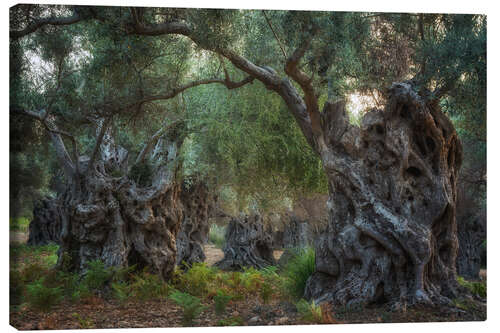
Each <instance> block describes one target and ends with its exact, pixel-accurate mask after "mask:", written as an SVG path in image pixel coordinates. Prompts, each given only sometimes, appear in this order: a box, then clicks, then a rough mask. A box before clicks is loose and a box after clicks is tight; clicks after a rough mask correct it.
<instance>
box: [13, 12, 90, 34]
mask: <svg viewBox="0 0 500 333" xmlns="http://www.w3.org/2000/svg"><path fill="white" fill-rule="evenodd" d="M81 20H83V17H82V16H80V15H79V14H78V13H74V14H73V15H72V16H68V17H47V18H40V19H37V20H35V21H34V22H32V23H31V24H29V25H28V26H27V27H26V28H24V29H23V30H11V31H10V38H13V39H18V38H21V37H24V36H26V35H29V34H30V33H32V32H35V31H36V30H38V29H40V28H41V27H43V26H45V25H70V24H74V23H77V22H79V21H81Z"/></svg>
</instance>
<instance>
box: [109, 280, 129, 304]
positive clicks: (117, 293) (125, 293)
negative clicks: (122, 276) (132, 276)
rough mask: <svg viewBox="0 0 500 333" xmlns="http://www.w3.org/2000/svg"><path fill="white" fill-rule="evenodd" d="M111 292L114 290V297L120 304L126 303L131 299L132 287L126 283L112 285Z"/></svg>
mask: <svg viewBox="0 0 500 333" xmlns="http://www.w3.org/2000/svg"><path fill="white" fill-rule="evenodd" d="M111 290H113V296H114V297H115V298H116V299H118V301H119V302H120V303H123V302H125V301H126V300H127V299H128V298H129V297H130V287H129V286H128V284H127V283H125V282H113V283H111Z"/></svg>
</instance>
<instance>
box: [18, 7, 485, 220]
mask: <svg viewBox="0 0 500 333" xmlns="http://www.w3.org/2000/svg"><path fill="white" fill-rule="evenodd" d="M10 37H11V38H10V65H11V77H10V86H11V87H10V109H11V117H10V128H11V130H10V135H11V160H10V166H11V204H12V206H11V208H12V209H14V208H13V207H14V206H19V207H21V208H22V206H24V209H26V207H28V208H29V204H28V205H26V203H28V202H30V200H31V199H33V198H36V197H37V195H40V193H43V194H45V193H47V192H48V191H52V192H56V191H57V190H56V186H54V185H53V184H55V183H57V182H64V181H65V180H64V178H63V177H62V175H61V173H60V172H59V170H60V167H59V166H57V163H56V161H57V158H56V156H55V155H56V154H54V147H53V146H51V145H50V144H49V141H48V139H47V136H48V135H49V133H50V131H48V132H47V131H46V130H45V129H49V130H50V129H52V130H54V129H55V128H57V129H58V131H60V132H64V133H65V134H67V135H63V140H64V141H65V142H66V144H67V147H71V148H69V152H68V154H69V155H71V156H72V157H73V160H75V159H76V158H78V156H81V155H87V156H89V157H91V156H92V155H93V154H94V151H95V147H96V145H97V144H98V142H96V141H97V140H98V138H99V137H98V136H96V135H95V133H96V128H95V121H96V120H98V119H105V120H106V121H105V122H104V124H105V126H109V127H110V128H112V131H113V133H114V134H115V139H116V140H118V142H119V144H120V145H122V146H124V147H125V148H126V149H127V150H128V151H129V153H130V154H131V155H132V156H134V157H133V158H134V159H135V158H136V157H138V156H139V154H140V152H141V148H142V147H143V145H144V144H145V143H147V142H148V140H149V139H150V138H151V137H153V136H154V135H155V133H157V132H158V131H159V130H160V129H161V128H163V127H165V126H170V125H172V124H174V123H177V122H180V123H182V124H183V126H182V133H183V134H182V135H184V136H185V138H186V139H185V140H184V144H183V147H182V154H181V156H180V159H181V162H182V170H181V171H180V172H179V175H178V176H179V177H180V178H181V179H186V180H187V179H189V178H190V177H196V178H201V179H203V180H204V181H206V182H207V183H210V184H211V186H212V188H214V189H216V191H221V193H225V194H224V195H223V197H225V198H227V200H229V201H234V202H238V205H239V206H238V207H237V209H236V210H245V209H248V208H249V207H250V206H254V207H258V209H260V210H273V209H278V208H277V207H283V206H284V205H286V203H287V202H288V201H287V200H286V199H289V200H291V201H293V199H294V198H295V197H296V196H297V195H298V194H302V193H326V191H327V181H326V177H325V174H324V171H323V169H322V164H321V160H320V158H319V155H321V151H322V144H321V142H320V141H321V139H319V138H320V136H318V134H317V130H318V126H320V120H318V119H319V115H320V114H321V113H322V112H321V111H320V110H321V109H322V108H323V105H324V104H325V103H326V102H327V101H336V100H341V99H348V98H349V96H350V95H351V94H354V93H358V94H362V95H364V96H367V97H368V98H369V99H370V103H371V105H372V107H381V106H382V105H383V102H384V101H385V99H386V98H387V95H386V93H387V88H388V87H389V86H390V85H391V83H392V82H394V81H404V80H411V81H412V82H414V83H415V84H416V86H417V87H418V88H419V89H421V90H425V91H427V92H428V94H429V95H431V96H434V95H435V96H436V97H443V99H442V106H443V110H444V111H445V112H446V113H448V114H449V115H450V116H451V117H452V119H453V120H454V121H455V124H456V126H457V127H458V129H459V133H460V135H461V136H462V137H463V138H466V140H470V142H471V145H473V146H474V147H477V146H479V147H480V149H479V150H474V149H472V150H471V151H475V152H474V154H479V156H485V141H486V129H485V123H486V17H485V16H482V15H448V14H405V13H401V14H399V13H392V14H383V13H362V12H356V13H347V12H305V11H262V10H208V9H177V8H135V7H130V8H129V7H87V6H60V5H57V6H53V5H18V6H15V7H12V8H11V11H10ZM294 94H296V95H294ZM303 106H305V107H303ZM351 107H353V106H352V105H351ZM41 110H43V112H45V113H43V112H42V111H41ZM27 111H29V112H34V111H36V112H38V111H40V112H42V113H40V114H41V115H42V117H43V114H50V116H51V117H50V119H51V123H50V124H48V123H47V121H48V120H49V118H47V120H46V119H45V118H43V119H42V118H40V117H39V118H40V119H41V120H42V121H41V122H40V121H38V122H33V121H32V119H30V118H29V117H26V116H25V115H26V114H29V113H27ZM357 116H359V115H358V114H356V113H353V114H352V117H353V119H354V118H356V117H357ZM31 118H33V117H31ZM40 119H38V120H40ZM51 126H52V127H51ZM472 154H473V153H472V152H471V156H472ZM476 156H477V155H476ZM471 158H472V157H471ZM138 172H139V171H138ZM139 173H140V172H139ZM484 174H485V170H484ZM51 184H52V185H53V186H51ZM21 208H19V209H18V208H16V209H15V211H21V210H22V209H21ZM14 214H18V213H14Z"/></svg>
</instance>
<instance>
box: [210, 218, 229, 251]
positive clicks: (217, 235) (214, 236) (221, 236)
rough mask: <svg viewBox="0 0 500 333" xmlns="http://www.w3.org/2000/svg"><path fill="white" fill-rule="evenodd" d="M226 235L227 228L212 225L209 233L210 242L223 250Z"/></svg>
mask: <svg viewBox="0 0 500 333" xmlns="http://www.w3.org/2000/svg"><path fill="white" fill-rule="evenodd" d="M225 233H226V228H225V227H219V226H218V225H217V224H212V225H211V226H210V231H209V233H208V241H209V242H210V243H212V244H214V245H215V246H216V247H217V248H219V249H222V248H223V247H224V243H225Z"/></svg>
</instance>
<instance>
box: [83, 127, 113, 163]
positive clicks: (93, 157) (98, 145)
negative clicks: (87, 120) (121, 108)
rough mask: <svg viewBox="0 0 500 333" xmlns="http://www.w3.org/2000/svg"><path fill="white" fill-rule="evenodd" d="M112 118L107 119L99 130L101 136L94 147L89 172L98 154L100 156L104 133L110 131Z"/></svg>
mask: <svg viewBox="0 0 500 333" xmlns="http://www.w3.org/2000/svg"><path fill="white" fill-rule="evenodd" d="M111 119H112V117H108V118H106V119H105V120H104V121H103V122H102V123H101V128H100V130H99V135H98V136H97V141H96V143H95V146H94V150H93V151H92V156H91V158H90V162H89V166H88V168H87V172H89V171H90V170H91V169H92V167H93V166H94V163H95V161H96V158H97V154H99V150H100V149H101V143H102V139H103V138H104V133H106V131H107V130H108V127H109V124H110V123H111Z"/></svg>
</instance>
